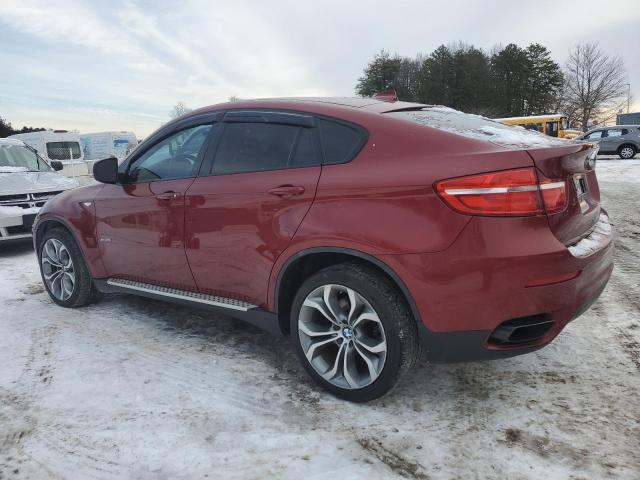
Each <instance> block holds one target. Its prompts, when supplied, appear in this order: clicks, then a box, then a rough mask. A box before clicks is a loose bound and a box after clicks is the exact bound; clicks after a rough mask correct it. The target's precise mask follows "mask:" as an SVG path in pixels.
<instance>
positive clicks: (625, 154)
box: [618, 145, 637, 160]
mask: <svg viewBox="0 0 640 480" xmlns="http://www.w3.org/2000/svg"><path fill="white" fill-rule="evenodd" d="M636 153H637V152H636V148H635V147H634V146H633V145H623V146H622V147H620V150H619V151H618V155H619V156H620V158H622V159H624V160H628V159H630V158H633V157H635V156H636Z"/></svg>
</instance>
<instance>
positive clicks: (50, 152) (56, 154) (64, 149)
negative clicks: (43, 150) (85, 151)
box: [47, 142, 80, 160]
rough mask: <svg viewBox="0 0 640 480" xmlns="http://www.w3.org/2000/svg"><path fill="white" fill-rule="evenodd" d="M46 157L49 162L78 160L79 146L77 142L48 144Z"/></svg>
mask: <svg viewBox="0 0 640 480" xmlns="http://www.w3.org/2000/svg"><path fill="white" fill-rule="evenodd" d="M47 156H48V157H49V158H50V159H51V160H71V159H72V158H80V144H79V143H78V142H49V143H47Z"/></svg>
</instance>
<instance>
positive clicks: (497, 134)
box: [385, 105, 573, 148]
mask: <svg viewBox="0 0 640 480" xmlns="http://www.w3.org/2000/svg"><path fill="white" fill-rule="evenodd" d="M385 115H391V116H394V117H396V118H402V119H405V120H409V121H411V122H414V123H418V124H420V125H424V126H427V127H431V128H437V129H438V130H443V131H445V132H449V133H454V134H456V135H463V136H465V137H467V138H472V139H474V140H484V141H489V142H492V143H494V144H496V145H500V146H502V147H519V148H528V147H534V148H536V147H554V146H566V145H568V144H571V143H573V141H572V140H566V139H562V138H555V137H550V136H548V135H545V134H543V133H540V132H537V131H535V130H527V129H526V128H523V127H520V126H517V125H505V124H503V123H500V122H497V121H495V120H492V119H490V118H486V117H482V116H480V115H474V114H469V113H463V112H460V111H458V110H454V109H453V108H449V107H444V106H441V105H437V106H433V107H425V108H423V109H422V110H419V111H398V112H389V113H387V114H385Z"/></svg>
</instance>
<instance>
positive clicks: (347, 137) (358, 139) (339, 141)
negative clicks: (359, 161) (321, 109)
mask: <svg viewBox="0 0 640 480" xmlns="http://www.w3.org/2000/svg"><path fill="white" fill-rule="evenodd" d="M318 123H319V124H320V131H321V132H322V148H323V150H324V161H325V163H344V162H348V161H349V160H351V159H352V158H353V157H354V156H355V155H356V154H357V153H358V152H359V150H360V148H361V147H362V143H363V141H364V135H363V134H362V132H360V131H359V130H357V129H356V128H354V127H350V126H348V125H345V124H343V123H338V122H333V121H331V120H326V119H319V121H318Z"/></svg>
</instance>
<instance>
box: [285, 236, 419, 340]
mask: <svg viewBox="0 0 640 480" xmlns="http://www.w3.org/2000/svg"><path fill="white" fill-rule="evenodd" d="M346 261H356V262H358V263H361V264H364V265H368V266H370V267H372V268H373V269H374V270H376V271H378V272H379V273H381V274H382V275H383V276H385V277H386V278H387V279H389V280H390V281H391V283H392V284H393V285H395V287H396V288H398V290H399V291H400V293H401V294H402V296H403V298H404V299H405V301H406V302H407V305H408V306H409V308H410V309H411V313H412V315H413V318H414V320H415V322H416V323H417V325H418V327H419V326H420V325H422V321H421V318H420V313H419V312H418V308H417V307H416V304H415V302H414V300H413V297H412V295H411V293H410V291H409V289H408V288H407V286H406V284H405V283H404V282H403V281H402V279H401V278H400V276H399V275H398V274H397V273H396V272H395V271H394V270H393V269H392V268H391V267H390V266H389V265H387V264H386V263H385V262H383V261H382V260H380V259H379V258H376V257H374V256H373V255H370V254H368V253H364V252H361V251H359V250H353V249H350V248H343V247H314V248H308V249H305V250H302V251H300V252H297V253H295V254H294V255H292V256H291V257H289V258H288V259H287V260H286V262H285V263H284V264H283V266H282V268H281V269H280V271H279V272H278V277H277V280H276V285H275V295H274V301H275V308H274V311H275V312H276V314H277V316H278V322H279V325H280V329H281V330H282V332H283V333H284V334H288V333H290V332H289V312H290V308H291V304H292V302H293V298H294V297H295V294H296V291H297V289H296V290H294V289H293V288H291V287H293V286H295V285H300V284H301V283H302V282H303V281H304V279H305V278H308V277H309V276H310V275H312V274H314V273H315V272H317V271H319V270H321V269H323V268H326V267H329V266H331V265H336V264H339V263H343V262H346Z"/></svg>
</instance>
